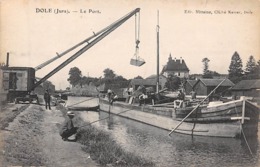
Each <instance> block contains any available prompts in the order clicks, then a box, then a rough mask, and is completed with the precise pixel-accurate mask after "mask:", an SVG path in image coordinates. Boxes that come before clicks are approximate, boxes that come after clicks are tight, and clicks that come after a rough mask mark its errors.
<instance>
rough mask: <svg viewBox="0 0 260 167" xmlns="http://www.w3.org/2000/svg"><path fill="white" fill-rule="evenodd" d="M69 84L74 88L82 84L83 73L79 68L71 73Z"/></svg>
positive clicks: (74, 68) (75, 68) (72, 69)
mask: <svg viewBox="0 0 260 167" xmlns="http://www.w3.org/2000/svg"><path fill="white" fill-rule="evenodd" d="M67 80H68V81H69V83H70V84H71V85H72V86H73V87H74V86H76V85H77V84H80V82H81V71H80V70H79V68H78V67H73V68H71V69H70V71H69V78H68V79H67Z"/></svg>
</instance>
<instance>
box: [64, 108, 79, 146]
mask: <svg viewBox="0 0 260 167" xmlns="http://www.w3.org/2000/svg"><path fill="white" fill-rule="evenodd" d="M67 116H68V118H69V119H66V120H65V122H64V124H63V126H62V129H61V131H60V135H61V137H62V140H64V141H66V140H68V138H69V137H70V136H72V135H74V134H76V133H77V130H78V127H74V125H73V121H72V119H73V118H74V116H75V114H74V113H73V112H72V111H68V112H67ZM75 140H76V139H75Z"/></svg>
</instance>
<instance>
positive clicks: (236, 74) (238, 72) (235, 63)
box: [228, 52, 243, 83]
mask: <svg viewBox="0 0 260 167" xmlns="http://www.w3.org/2000/svg"><path fill="white" fill-rule="evenodd" d="M242 67H243V65H242V60H241V58H240V56H239V54H238V53H237V52H235V53H234V54H233V56H232V58H231V63H230V65H229V70H228V78H229V79H230V80H231V81H232V82H234V83H237V82H239V81H240V80H241V79H242V78H241V77H242V76H243V70H242Z"/></svg>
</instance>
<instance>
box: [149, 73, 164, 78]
mask: <svg viewBox="0 0 260 167" xmlns="http://www.w3.org/2000/svg"><path fill="white" fill-rule="evenodd" d="M159 77H160V78H166V77H165V76H164V75H159ZM146 79H157V75H156V74H153V75H150V76H149V77H147V78H146Z"/></svg>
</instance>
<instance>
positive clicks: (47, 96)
mask: <svg viewBox="0 0 260 167" xmlns="http://www.w3.org/2000/svg"><path fill="white" fill-rule="evenodd" d="M44 101H45V108H46V110H47V109H48V107H49V109H50V110H51V104H50V103H51V95H50V93H49V91H48V89H46V90H45V93H44Z"/></svg>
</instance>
